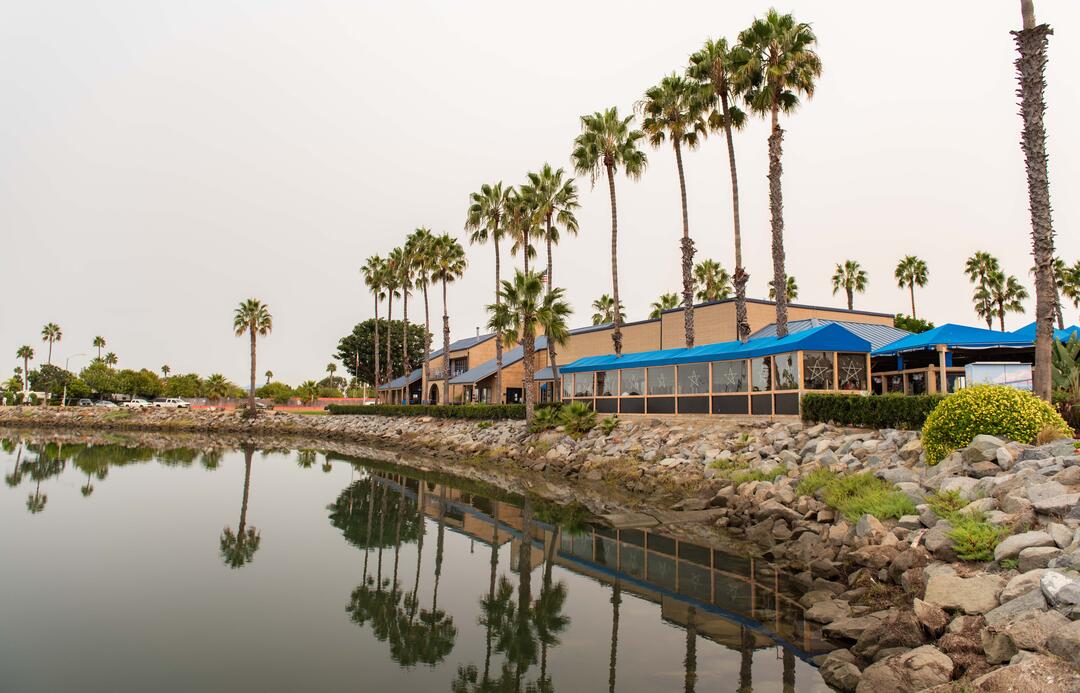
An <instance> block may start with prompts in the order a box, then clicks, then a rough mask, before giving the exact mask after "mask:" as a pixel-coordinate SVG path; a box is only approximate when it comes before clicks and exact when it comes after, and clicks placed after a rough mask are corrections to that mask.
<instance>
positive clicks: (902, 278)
mask: <svg viewBox="0 0 1080 693" xmlns="http://www.w3.org/2000/svg"><path fill="white" fill-rule="evenodd" d="M893 276H895V277H896V284H897V286H899V287H900V288H901V289H903V288H904V287H905V286H906V287H907V288H908V291H909V292H910V293H911V317H912V318H914V317H916V315H915V287H916V286H918V287H923V286H926V282H927V281H929V279H930V271H929V270H928V269H927V267H926V263H925V262H924V261H922V260H920V259H919V258H917V257H915V256H914V255H905V256H904V258H903V259H902V260H900V262H899V263H898V264H897V265H896V271H895V272H893Z"/></svg>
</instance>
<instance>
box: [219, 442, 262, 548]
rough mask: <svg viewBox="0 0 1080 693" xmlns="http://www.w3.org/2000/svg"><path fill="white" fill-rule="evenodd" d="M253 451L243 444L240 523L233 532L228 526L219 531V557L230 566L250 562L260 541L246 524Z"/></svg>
mask: <svg viewBox="0 0 1080 693" xmlns="http://www.w3.org/2000/svg"><path fill="white" fill-rule="evenodd" d="M254 453H255V449H254V448H253V447H252V446H250V445H245V446H244V496H243V500H242V501H241V502H240V524H239V525H237V528H236V531H235V532H233V530H232V529H231V528H229V527H226V528H225V529H224V530H222V532H221V539H220V543H221V559H222V560H223V561H224V562H225V565H227V566H229V567H230V568H241V567H243V566H245V565H247V564H248V563H251V561H252V560H253V559H254V558H255V552H256V551H258V550H259V544H260V542H261V541H262V538H261V537H260V536H259V531H258V530H257V529H255V527H249V526H248V524H247V511H248V493H249V491H250V489H251V457H252V455H253V454H254Z"/></svg>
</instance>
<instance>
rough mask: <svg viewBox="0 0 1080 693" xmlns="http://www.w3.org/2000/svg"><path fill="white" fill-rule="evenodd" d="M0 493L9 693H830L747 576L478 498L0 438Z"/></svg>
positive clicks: (371, 469) (306, 453)
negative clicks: (613, 692)
mask: <svg viewBox="0 0 1080 693" xmlns="http://www.w3.org/2000/svg"><path fill="white" fill-rule="evenodd" d="M0 470H2V472H3V474H4V479H5V482H6V483H5V484H4V485H3V486H0V556H2V560H0V690H2V691H19V692H28V691H110V692H112V691H184V692H186V691H345V690H355V691H394V692H396V693H407V692H410V691H451V692H457V691H517V690H523V691H524V690H528V691H538V692H540V691H610V690H617V691H626V692H631V691H650V692H652V691H691V690H693V691H734V690H740V691H749V690H755V691H781V690H800V691H802V690H827V688H826V687H825V686H824V684H823V683H822V682H821V679H820V676H819V675H818V673H817V671H816V670H815V669H814V668H813V667H812V666H811V665H809V664H808V663H806V661H804V659H805V658H808V657H809V656H811V655H813V654H815V653H818V652H821V651H824V650H825V649H827V646H825V645H824V644H823V643H822V642H821V641H820V635H819V634H818V631H816V630H814V629H811V628H809V627H808V626H807V625H806V624H803V623H802V622H801V621H800V620H799V618H798V612H799V610H798V608H797V607H794V606H793V605H792V604H791V603H790V601H789V599H790V594H789V593H787V592H785V591H784V588H783V586H782V585H781V589H780V591H777V590H776V586H777V584H778V583H777V582H776V581H775V579H774V577H773V576H772V575H771V574H770V573H768V572H767V571H766V570H763V569H762V567H761V565H760V564H755V563H754V562H751V561H750V560H749V559H746V558H740V557H735V556H729V555H726V554H722V553H720V552H717V551H713V550H711V549H708V548H705V547H700V546H695V545H690V544H686V543H682V542H675V541H673V540H670V539H668V538H665V537H662V536H659V535H655V534H646V533H642V532H639V531H622V532H614V531H610V530H605V529H602V528H597V527H593V526H590V525H588V524H586V523H584V522H583V521H582V518H581V517H579V515H580V513H573V512H570V511H567V510H565V509H558V508H553V507H552V506H549V505H546V504H543V503H541V502H538V501H533V500H529V499H523V498H519V497H511V496H509V495H506V494H504V493H501V492H499V491H496V490H494V489H491V488H487V487H484V488H481V487H478V486H476V485H475V484H473V483H471V482H466V481H461V480H455V479H448V478H445V477H439V476H434V475H430V476H424V475H420V474H419V473H417V472H415V471H410V470H407V469H400V468H395V467H390V466H386V465H380V464H378V463H375V462H371V461H366V460H352V459H342V458H340V457H335V456H334V455H333V454H330V455H327V454H323V453H322V452H316V451H310V450H301V451H289V452H280V451H276V452H262V451H259V450H253V449H242V448H240V449H218V450H190V449H175V450H157V451H155V450H150V449H146V448H129V447H121V446H115V445H95V446H88V445H74V444H65V445H58V444H55V443H50V444H47V445H42V444H36V443H34V442H33V441H31V440H27V439H22V440H18V439H15V438H13V437H9V438H7V439H5V440H4V445H3V449H2V451H0ZM751 575H753V576H754V579H753V580H751V579H750V576H751Z"/></svg>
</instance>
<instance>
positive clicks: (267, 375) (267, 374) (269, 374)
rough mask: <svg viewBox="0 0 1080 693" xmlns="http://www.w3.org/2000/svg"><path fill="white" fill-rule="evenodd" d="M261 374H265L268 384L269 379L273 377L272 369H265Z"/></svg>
mask: <svg viewBox="0 0 1080 693" xmlns="http://www.w3.org/2000/svg"><path fill="white" fill-rule="evenodd" d="M263 375H265V376H266V384H267V385H269V384H270V381H271V380H272V379H273V378H274V371H266V372H265V373H263Z"/></svg>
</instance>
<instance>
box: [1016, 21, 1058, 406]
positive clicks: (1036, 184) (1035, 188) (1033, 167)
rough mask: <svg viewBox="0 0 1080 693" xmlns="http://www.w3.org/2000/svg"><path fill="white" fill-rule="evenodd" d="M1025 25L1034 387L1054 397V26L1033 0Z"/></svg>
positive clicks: (1023, 103)
mask: <svg viewBox="0 0 1080 693" xmlns="http://www.w3.org/2000/svg"><path fill="white" fill-rule="evenodd" d="M1020 9H1021V12H1022V14H1023V20H1024V28H1023V29H1022V30H1021V31H1014V32H1012V34H1013V38H1014V39H1015V41H1016V48H1017V51H1018V52H1019V53H1020V57H1019V58H1017V60H1016V69H1017V72H1018V76H1019V81H1020V89H1019V94H1020V114H1021V116H1022V117H1023V121H1024V127H1023V132H1022V136H1021V139H1020V145H1021V148H1022V149H1023V151H1024V165H1025V167H1026V169H1027V182H1028V206H1029V208H1030V211H1031V247H1032V255H1033V256H1034V258H1035V369H1034V373H1033V388H1034V391H1035V394H1036V395H1037V396H1039V397H1041V398H1042V399H1044V400H1049V399H1050V394H1051V389H1052V384H1051V378H1052V375H1053V365H1052V360H1051V346H1052V343H1053V339H1054V322H1053V320H1054V315H1053V310H1054V308H1053V291H1054V285H1053V283H1054V280H1053V262H1054V227H1053V220H1052V218H1051V212H1050V178H1049V173H1048V170H1047V169H1048V165H1047V153H1046V127H1045V125H1044V123H1043V117H1044V115H1045V113H1046V102H1045V99H1044V92H1045V89H1046V79H1045V74H1044V72H1045V70H1046V60H1047V58H1046V47H1047V42H1048V38H1049V36H1050V34H1052V33H1053V30H1052V29H1050V27H1049V26H1047V25H1046V24H1041V25H1036V24H1035V8H1034V5H1033V3H1032V2H1031V0H1021V2H1020Z"/></svg>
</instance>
